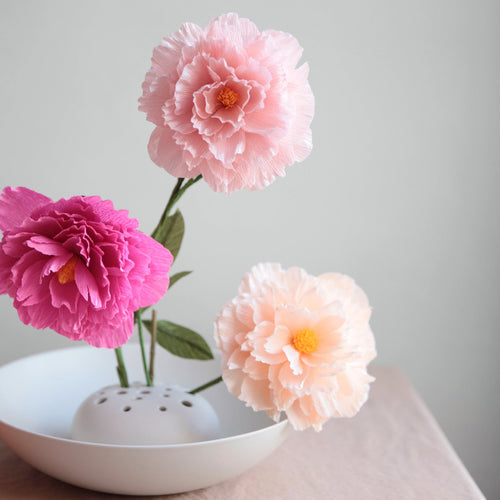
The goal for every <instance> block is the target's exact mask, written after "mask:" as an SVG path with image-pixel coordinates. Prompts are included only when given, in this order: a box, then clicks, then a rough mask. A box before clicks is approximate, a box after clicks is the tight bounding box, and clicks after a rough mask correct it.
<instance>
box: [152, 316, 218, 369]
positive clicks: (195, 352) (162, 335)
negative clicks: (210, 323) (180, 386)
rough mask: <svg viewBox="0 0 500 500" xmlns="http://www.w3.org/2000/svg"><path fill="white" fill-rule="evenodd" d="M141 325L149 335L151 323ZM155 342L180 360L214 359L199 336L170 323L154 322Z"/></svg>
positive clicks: (163, 321)
mask: <svg viewBox="0 0 500 500" xmlns="http://www.w3.org/2000/svg"><path fill="white" fill-rule="evenodd" d="M143 323H144V326H145V327H146V328H147V329H148V331H149V332H150V333H151V321H143ZM156 341H157V342H158V344H160V345H161V346H162V347H163V348H164V349H166V350H167V351H169V352H171V353H172V354H175V355H176V356H180V357H181V358H187V359H201V360H207V359H214V356H213V354H212V351H211V350H210V347H209V346H208V344H207V343H206V342H205V339H204V338H203V337H202V336H201V335H199V334H198V333H196V332H193V330H190V329H189V328H186V327H184V326H181V325H177V324H176V323H171V322H170V321H165V320H160V321H157V322H156Z"/></svg>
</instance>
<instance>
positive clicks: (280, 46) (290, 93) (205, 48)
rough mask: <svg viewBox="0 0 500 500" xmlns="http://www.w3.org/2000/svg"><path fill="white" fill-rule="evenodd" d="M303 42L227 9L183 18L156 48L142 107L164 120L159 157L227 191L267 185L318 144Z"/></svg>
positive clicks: (154, 150) (181, 173)
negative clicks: (198, 19)
mask: <svg viewBox="0 0 500 500" xmlns="http://www.w3.org/2000/svg"><path fill="white" fill-rule="evenodd" d="M301 55H302V48H301V47H300V45H299V44H298V42H297V40H296V39H295V38H294V37H293V36H292V35H290V34H288V33H283V32H280V31H273V30H267V31H263V32H262V33H260V32H259V30H258V29H257V27H256V26H255V25H254V24H253V23H252V22H251V21H249V20H248V19H240V18H239V17H238V16H237V15H236V14H226V15H223V16H220V17H218V18H217V19H214V20H213V21H211V22H210V23H209V24H208V26H207V28H206V29H205V30H203V29H202V28H200V27H199V26H197V25H196V24H190V23H188V24H184V25H183V26H182V27H181V29H180V30H179V31H177V32H176V33H174V34H172V35H170V36H169V37H167V38H164V39H163V40H162V42H161V44H160V45H159V46H158V47H156V48H155V49H154V52H153V58H152V67H151V69H150V70H149V72H148V73H147V75H146V79H145V81H144V83H143V86H142V88H143V95H142V97H141V98H140V100H139V102H140V106H139V109H140V110H142V111H145V112H146V113H147V119H148V120H149V121H151V122H153V123H154V124H155V125H156V129H155V130H154V132H153V134H152V136H151V140H150V142H149V154H150V156H151V159H152V160H153V161H154V162H155V163H156V164H157V165H159V166H160V167H163V168H164V169H165V170H167V172H169V173H170V174H172V175H174V176H176V177H185V178H192V177H196V176H198V175H199V174H201V175H203V178H204V179H205V180H206V181H207V183H208V184H209V186H210V187H211V188H212V189H213V190H215V191H220V192H226V193H231V192H232V191H235V190H238V189H242V188H246V189H250V190H256V189H261V188H263V187H265V186H267V185H268V184H270V183H271V182H272V181H273V180H274V179H275V178H276V176H284V175H285V167H287V166H289V165H292V164H293V163H294V162H296V161H302V160H304V159H305V158H306V157H307V156H308V155H309V153H310V151H311V148H312V139H311V129H310V124H311V121H312V117H313V114H314V97H313V94H312V92H311V88H310V86H309V83H308V81H307V77H308V72H309V68H308V66H307V64H303V65H302V66H300V67H299V68H297V67H296V66H297V63H298V62H299V59H300V57H301Z"/></svg>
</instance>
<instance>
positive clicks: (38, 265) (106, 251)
mask: <svg viewBox="0 0 500 500" xmlns="http://www.w3.org/2000/svg"><path fill="white" fill-rule="evenodd" d="M137 226H138V222H137V220H135V219H130V218H129V217H128V214H127V212H126V211H125V210H115V209H114V208H113V204H112V203H111V202H110V201H103V200H101V198H99V197H97V196H91V197H82V196H75V197H73V198H70V199H67V200H66V199H62V200H59V201H57V202H53V201H52V200H51V199H50V198H47V197H46V196H44V195H42V194H39V193H37V192H35V191H31V190H30V189H27V188H23V187H20V188H10V187H7V188H5V189H4V190H3V191H2V193H1V194H0V230H1V231H2V232H3V238H2V240H1V241H0V293H2V294H3V293H8V294H9V295H10V296H11V297H13V298H14V307H16V308H17V311H18V314H19V318H20V319H21V321H22V322H23V323H25V324H31V325H32V326H34V327H35V328H51V329H53V330H55V331H56V332H58V333H60V334H62V335H64V336H66V337H68V338H70V339H72V340H85V341H86V342H87V343H89V344H91V345H93V346H97V347H113V348H114V347H118V346H120V345H122V344H124V343H125V342H126V341H127V340H128V338H129V337H130V336H131V335H132V332H133V327H134V319H133V313H134V311H135V310H137V309H138V308H140V307H145V306H148V305H151V304H154V303H155V302H157V301H158V300H159V299H160V298H161V297H162V296H163V295H164V294H165V292H166V290H167V288H168V282H169V279H168V274H167V273H168V271H169V269H170V265H171V264H172V255H171V254H170V252H169V251H168V250H167V249H166V248H164V247H163V246H162V245H160V244H159V243H157V242H156V241H154V240H153V239H152V238H150V237H149V236H146V235H145V234H143V233H141V232H139V231H137V230H136V228H137Z"/></svg>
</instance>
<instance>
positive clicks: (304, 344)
mask: <svg viewBox="0 0 500 500" xmlns="http://www.w3.org/2000/svg"><path fill="white" fill-rule="evenodd" d="M318 343H319V342H318V337H317V336H316V333H314V330H310V329H309V328H304V329H303V330H299V331H298V332H297V333H296V334H295V336H294V337H293V346H294V347H295V349H297V351H299V352H303V353H305V354H311V353H312V352H314V351H315V350H316V349H317V348H318Z"/></svg>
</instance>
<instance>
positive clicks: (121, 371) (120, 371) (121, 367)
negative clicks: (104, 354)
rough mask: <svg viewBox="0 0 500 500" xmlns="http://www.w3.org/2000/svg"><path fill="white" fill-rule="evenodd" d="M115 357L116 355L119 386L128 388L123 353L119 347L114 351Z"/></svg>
mask: <svg viewBox="0 0 500 500" xmlns="http://www.w3.org/2000/svg"><path fill="white" fill-rule="evenodd" d="M115 355H116V361H117V362H118V366H117V367H116V371H117V372H118V379H119V380H120V385H121V386H122V387H129V383H128V376H127V369H126V368H125V362H124V361H123V353H122V348H121V347H117V348H116V349H115Z"/></svg>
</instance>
